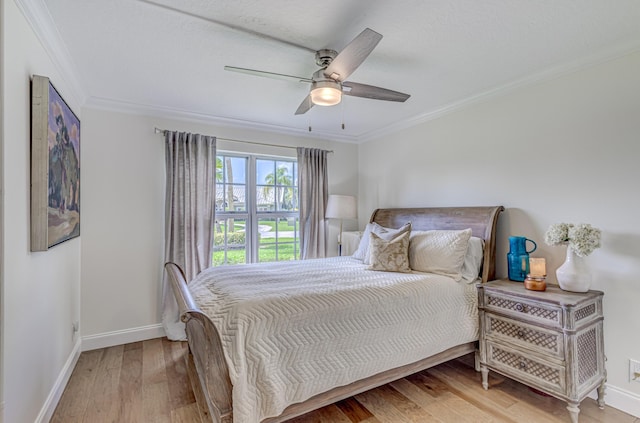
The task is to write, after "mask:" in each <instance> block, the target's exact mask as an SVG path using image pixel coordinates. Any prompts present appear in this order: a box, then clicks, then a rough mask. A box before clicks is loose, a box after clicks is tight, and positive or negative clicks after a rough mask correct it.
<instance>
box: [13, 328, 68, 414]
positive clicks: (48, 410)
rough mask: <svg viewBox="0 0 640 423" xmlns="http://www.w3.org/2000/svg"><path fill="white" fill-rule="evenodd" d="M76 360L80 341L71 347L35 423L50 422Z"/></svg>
mask: <svg viewBox="0 0 640 423" xmlns="http://www.w3.org/2000/svg"><path fill="white" fill-rule="evenodd" d="M78 358H80V340H78V341H77V342H76V343H75V345H74V346H73V349H72V350H71V354H69V358H68V359H67V362H66V363H65V364H64V367H62V370H61V371H60V374H59V375H58V379H56V383H54V384H53V388H51V392H49V396H48V397H47V400H46V401H45V402H44V405H43V406H42V408H41V409H40V413H38V417H36V420H35V422H36V423H40V422H42V423H46V422H48V421H49V420H51V417H52V416H53V412H54V411H56V407H57V406H58V402H59V401H60V397H62V393H63V392H64V388H66V387H67V383H68V382H69V378H70V377H71V373H73V369H74V368H75V367H76V363H77V362H78ZM2 408H4V403H2ZM3 414H4V410H3Z"/></svg>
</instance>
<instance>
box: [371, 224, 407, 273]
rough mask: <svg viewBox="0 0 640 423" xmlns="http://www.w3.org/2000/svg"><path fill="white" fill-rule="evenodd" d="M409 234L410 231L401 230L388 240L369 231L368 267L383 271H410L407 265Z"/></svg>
mask: <svg viewBox="0 0 640 423" xmlns="http://www.w3.org/2000/svg"><path fill="white" fill-rule="evenodd" d="M409 236H410V232H402V233H400V234H398V235H396V236H395V237H394V238H392V239H390V240H385V239H383V238H382V237H380V236H378V235H376V234H375V232H371V235H370V238H371V239H370V240H369V260H370V261H371V264H370V265H369V267H368V269H370V270H382V271H385V272H403V273H409V272H411V267H409Z"/></svg>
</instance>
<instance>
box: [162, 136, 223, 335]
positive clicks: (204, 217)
mask: <svg viewBox="0 0 640 423" xmlns="http://www.w3.org/2000/svg"><path fill="white" fill-rule="evenodd" d="M165 152H166V175H167V190H166V197H165V248H164V260H165V262H168V261H172V262H174V263H176V264H177V265H179V266H180V267H182V269H183V270H184V272H185V276H186V278H187V281H190V280H191V279H192V278H193V277H194V276H196V275H197V274H198V273H200V272H201V271H202V270H204V269H206V268H207V267H210V266H211V265H212V257H211V255H212V252H213V227H214V218H215V189H216V139H215V137H208V136H204V135H198V134H189V133H184V132H169V131H167V132H166V134H165ZM163 275H164V276H163V289H162V294H163V309H162V324H163V326H164V330H165V333H166V335H167V337H168V338H169V339H171V340H174V341H177V340H184V339H186V335H185V331H184V324H183V323H182V322H181V321H180V316H179V311H178V305H177V303H176V299H175V297H174V295H173V291H172V289H171V286H170V284H169V280H168V278H167V275H166V272H163Z"/></svg>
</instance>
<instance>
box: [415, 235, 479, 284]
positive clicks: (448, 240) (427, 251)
mask: <svg viewBox="0 0 640 423" xmlns="http://www.w3.org/2000/svg"><path fill="white" fill-rule="evenodd" d="M469 238H471V229H464V230H460V231H446V230H434V231H416V232H413V233H412V234H411V241H410V243H409V263H410V265H411V268H412V269H413V270H416V271H418V272H429V273H436V274H439V275H445V276H450V277H452V278H453V279H454V280H456V281H459V280H460V279H462V274H461V270H462V264H463V263H464V256H465V254H466V253H467V248H468V246H469Z"/></svg>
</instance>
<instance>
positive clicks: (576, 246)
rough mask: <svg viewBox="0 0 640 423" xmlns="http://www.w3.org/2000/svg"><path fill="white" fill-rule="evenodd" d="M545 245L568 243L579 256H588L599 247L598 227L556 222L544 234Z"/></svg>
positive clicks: (586, 224)
mask: <svg viewBox="0 0 640 423" xmlns="http://www.w3.org/2000/svg"><path fill="white" fill-rule="evenodd" d="M544 242H546V243H547V245H560V244H568V245H569V247H571V248H572V249H573V251H575V252H576V254H577V255H579V256H580V257H585V256H588V255H589V254H591V253H593V251H594V250H595V249H596V248H598V247H600V229H597V228H594V227H593V226H591V225H589V224H588V223H579V224H577V225H574V224H573V223H556V224H553V225H551V226H549V229H547V232H546V233H545V234H544Z"/></svg>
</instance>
